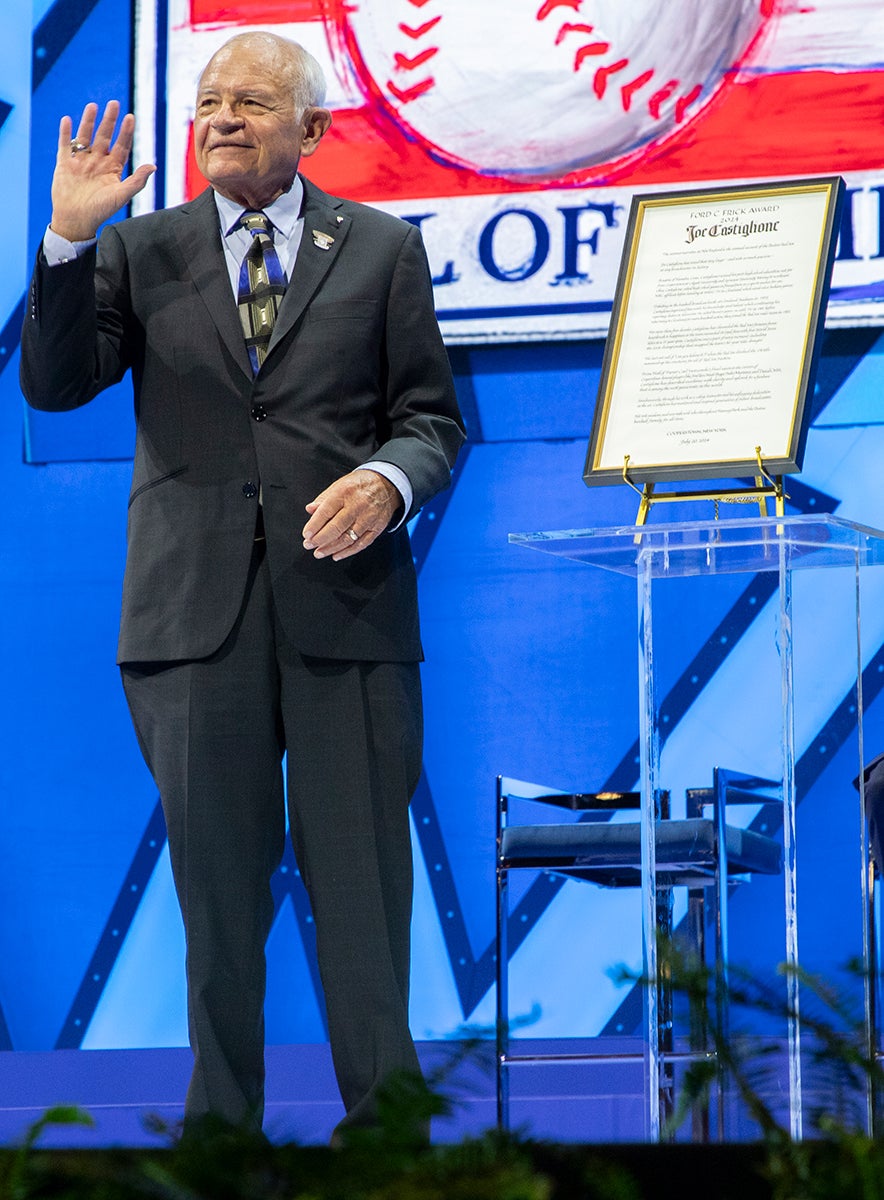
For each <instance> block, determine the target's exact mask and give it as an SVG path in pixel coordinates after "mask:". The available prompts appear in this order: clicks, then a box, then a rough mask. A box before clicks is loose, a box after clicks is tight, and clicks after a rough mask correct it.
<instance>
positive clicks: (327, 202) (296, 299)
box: [269, 179, 351, 353]
mask: <svg viewBox="0 0 884 1200" xmlns="http://www.w3.org/2000/svg"><path fill="white" fill-rule="evenodd" d="M304 193H305V195H304V232H303V234H302V236H301V244H300V246H299V247H298V257H297V258H296V259H295V266H294V269H293V270H292V277H291V279H290V280H289V283H288V287H287V288H286V293H285V295H284V296H283V298H282V304H281V305H280V307H279V314H278V315H277V318H276V324H275V325H274V327H273V334H272V336H271V338H270V351H269V352H270V353H272V352H273V347H274V346H275V345H276V344H277V343H278V342H280V341H281V340H282V338H284V337H285V335H286V334H287V333H288V332H289V330H290V329H291V328H292V326H293V325H294V324H295V322H296V321H297V320H298V318H299V317H300V316H301V314H302V313H303V312H304V309H305V308H306V307H307V305H308V304H309V303H310V301H311V300H312V299H313V296H314V295H315V294H316V292H317V290H318V289H319V287H320V285H321V284H322V281H323V280H324V279H325V277H326V275H327V274H328V272H329V271H330V269H331V267H332V264H333V263H334V261H335V259H336V258H337V256H338V254H339V252H340V249H341V246H342V245H343V244H344V240H345V238H346V236H347V233H348V232H349V229H350V224H351V219H350V217H348V216H347V215H346V214H344V213H342V212H340V211H338V210H340V209H341V207H342V205H341V201H340V200H338V199H336V198H335V197H334V196H328V195H326V193H325V192H322V191H320V190H319V188H317V187H314V186H313V184H312V183H310V182H309V180H307V179H305V180H304ZM317 234H318V235H320V236H317Z"/></svg>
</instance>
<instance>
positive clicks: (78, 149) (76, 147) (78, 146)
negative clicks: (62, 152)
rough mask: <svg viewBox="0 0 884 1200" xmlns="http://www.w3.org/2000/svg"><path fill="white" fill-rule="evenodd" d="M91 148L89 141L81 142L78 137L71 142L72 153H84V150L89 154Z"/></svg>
mask: <svg viewBox="0 0 884 1200" xmlns="http://www.w3.org/2000/svg"><path fill="white" fill-rule="evenodd" d="M91 149H92V147H91V146H90V145H89V143H88V142H81V141H80V140H79V139H78V138H74V139H73V141H72V142H71V154H82V153H83V151H84V150H85V152H86V153H87V154H88V153H89V151H90V150H91Z"/></svg>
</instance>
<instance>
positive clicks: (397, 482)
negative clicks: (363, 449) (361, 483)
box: [356, 459, 414, 533]
mask: <svg viewBox="0 0 884 1200" xmlns="http://www.w3.org/2000/svg"><path fill="white" fill-rule="evenodd" d="M356 470H357V471H374V472H375V474H377V475H383V477H384V479H388V480H389V481H390V483H392V485H393V487H394V488H395V489H396V491H397V492H398V493H399V495H400V496H401V497H402V503H403V505H404V507H403V509H402V516H401V517H400V518H399V520H398V521H397V522H396V524H395V525H391V526H390V528H389V530H388V532H389V533H392V532H393V530H394V529H398V528H399V526H400V525H401V524H402V522H403V521H404V520H405V518H406V516H407V515H408V513H409V512H410V511H411V505H412V503H413V501H414V491H413V490H412V487H411V481H410V480H409V478H408V476H407V475H406V474H405V472H404V471H403V470H402V468H401V467H397V466H396V465H395V463H388V462H378V461H377V460H375V459H372V461H371V462H370V463H363V465H362V466H361V467H357V468H356Z"/></svg>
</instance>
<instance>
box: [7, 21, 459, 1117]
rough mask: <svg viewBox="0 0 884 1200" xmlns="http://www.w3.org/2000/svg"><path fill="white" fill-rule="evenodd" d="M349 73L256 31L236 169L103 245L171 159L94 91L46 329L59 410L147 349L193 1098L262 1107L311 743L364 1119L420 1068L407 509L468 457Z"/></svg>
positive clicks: (233, 54)
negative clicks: (355, 156)
mask: <svg viewBox="0 0 884 1200" xmlns="http://www.w3.org/2000/svg"><path fill="white" fill-rule="evenodd" d="M323 98H324V84H323V81H322V76H321V72H320V70H319V68H318V65H317V64H316V63H315V61H314V60H313V59H312V58H311V57H310V55H308V54H306V52H305V51H304V50H303V49H302V48H301V47H299V46H296V45H295V44H293V43H291V42H287V41H285V40H284V39H282V38H278V37H276V36H275V35H272V34H263V33H255V34H243V35H240V36H238V37H236V38H233V39H231V40H230V41H229V42H227V43H226V44H225V45H224V46H223V47H222V48H221V49H220V50H219V51H218V52H217V53H216V54H215V56H214V57H213V58H212V60H211V61H210V62H209V64H208V66H207V67H206V69H205V71H204V72H203V75H202V77H201V79H200V83H199V90H198V96H197V107H196V119H195V123H194V141H195V149H196V156H197V162H198V164H199V166H200V169H201V171H202V172H203V174H204V175H205V177H206V178H207V179H208V181H209V183H210V184H211V188H210V189H209V190H208V191H206V192H205V193H203V194H202V195H201V196H199V197H198V198H197V199H196V200H194V201H193V202H191V203H187V204H184V205H181V206H179V207H177V208H173V209H169V210H166V211H164V212H158V213H152V214H149V215H146V216H143V217H137V218H134V219H131V220H126V221H122V222H120V223H117V224H112V225H109V226H107V227H106V228H105V229H104V231H103V233H102V235H101V238H100V239H99V240H98V245H97V248H96V245H95V238H96V231H97V230H98V228H99V226H101V225H102V224H103V222H105V221H107V220H108V218H110V217H111V216H112V215H113V214H114V213H115V212H116V211H117V210H118V209H119V208H120V207H121V206H122V205H124V204H126V203H128V202H129V200H131V198H132V196H133V195H135V193H136V192H138V191H139V190H140V189H141V188H142V187H143V186H144V185H145V183H146V182H147V179H148V178H149V176H150V174H151V171H152V170H153V168H152V167H151V166H147V165H143V166H139V167H137V168H136V169H135V170H134V171H133V172H132V174H131V175H129V176H128V178H125V179H124V178H122V175H123V169H124V166H125V163H126V161H127V160H128V157H129V153H130V150H131V145H132V137H133V128H134V120H133V118H132V116H131V114H130V115H127V116H125V117H124V118H123V120H122V122H121V123H120V127H119V131H118V133H117V135H116V138H114V130H115V127H116V122H117V118H118V115H119V109H118V106H117V105H116V104H115V103H111V104H109V105H108V106H107V108H106V109H105V112H104V114H103V115H102V117H101V119H100V120H99V119H98V113H97V109H96V106H95V105H89V106H87V108H86V109H85V110H84V113H83V116H82V118H81V120H80V123H79V125H78V128H77V131H76V134H75V135H74V136H72V134H73V127H72V123H71V121H70V120H69V118H67V117H65V118H63V120H62V122H61V125H60V130H59V146H58V159H57V165H56V170H55V175H54V177H53V185H52V218H51V224H50V228H49V230H48V231H47V234H46V237H45V239H44V244H43V249H42V251H41V254H40V256H39V261H38V263H37V267H36V271H35V275H34V279H33V282H32V286H31V291H30V297H29V308H28V312H27V315H26V319H25V325H24V330H23V337H22V371H21V377H22V387H23V390H24V392H25V395H26V397H27V399H28V400H29V402H30V403H31V404H32V405H34V406H35V407H37V408H43V409H56V410H64V409H70V408H74V407H76V406H78V405H80V404H84V403H86V402H87V401H89V400H90V399H92V397H93V396H95V395H96V394H97V393H98V392H99V391H100V390H101V389H102V388H104V387H106V386H107V385H108V384H111V383H113V382H115V381H116V380H118V379H120V378H121V377H122V375H123V374H124V373H125V372H126V371H127V370H130V371H131V372H132V379H133V384H134V391H135V406H136V416H137V444H136V451H135V465H134V473H133V482H132V492H131V497H130V506H129V527H128V532H129V543H128V556H127V563H126V574H125V580H124V589H123V612H122V623H121V633H120V643H119V656H118V661H119V662H120V665H121V669H122V674H123V682H124V686H125V690H126V695H127V699H128V702H129V706H130V710H131V713H132V718H133V722H134V725H135V729H136V733H137V736H138V739H139V742H140V745H141V747H142V750H143V752H144V755H145V759H146V761H147V764H148V766H149V768H150V770H151V772H152V773H153V776H154V778H155V780H156V782H157V785H158V787H159V790H160V794H161V796H162V800H163V806H164V811H165V815H166V823H167V827H168V833H169V846H170V851H171V856H172V867H173V873H174V877H175V884H176V888H177V891H178V897H179V901H180V904H181V909H182V914H183V917H184V924H185V932H186V936H187V978H188V1016H189V1025H190V1035H191V1043H192V1047H193V1050H194V1071H193V1076H192V1079H191V1084H190V1088H189V1090H188V1095H187V1103H186V1110H185V1113H186V1117H187V1118H198V1117H201V1116H203V1115H205V1114H209V1113H212V1114H216V1115H218V1116H220V1117H222V1118H224V1119H226V1120H227V1121H230V1122H233V1123H241V1122H244V1121H246V1122H248V1121H251V1122H255V1123H260V1121H261V1118H262V1114H263V1104H264V1099H263V1084H264V1065H263V1051H264V1026H263V1001H264V973H265V968H264V945H265V941H266V938H267V935H268V932H269V928H270V922H271V919H272V911H273V909H272V899H271V893H270V887H269V881H270V877H271V875H272V873H273V871H274V870H275V868H276V866H277V865H278V863H279V860H280V857H281V854H282V850H283V844H284V832H285V808H284V804H285V801H284V789H283V773H282V765H281V764H282V758H283V754H284V753H286V755H287V758H286V762H287V779H286V783H287V801H288V813H289V823H290V828H291V836H292V839H293V843H294V847H295V851H296V854H297V858H298V863H299V867H300V870H301V874H302V876H303V879H304V882H305V884H306V886H307V889H308V892H309V895H310V899H311V903H312V906H313V914H314V920H315V926H316V938H317V947H318V954H319V965H320V972H321V976H322V980H323V986H324V990H325V999H326V1007H327V1011H328V1020H329V1035H330V1040H331V1046H332V1053H333V1057H334V1063H335V1069H336V1072H337V1077H338V1082H339V1085H340V1088H341V1094H342V1097H343V1100H344V1103H345V1107H346V1110H347V1115H346V1117H345V1122H347V1123H349V1124H352V1125H359V1124H366V1123H369V1124H370V1123H372V1122H373V1121H374V1120H375V1119H376V1115H377V1099H378V1092H379V1089H381V1088H382V1087H383V1085H384V1083H385V1081H386V1080H387V1079H389V1078H390V1076H391V1075H393V1074H394V1073H396V1072H397V1071H401V1070H406V1071H416V1070H417V1069H418V1067H417V1059H416V1055H415V1052H414V1046H413V1043H412V1040H411V1036H410V1033H409V1030H408V973H409V925H410V913H411V890H412V882H411V846H410V834H409V827H408V803H409V800H410V797H411V794H412V792H413V789H414V787H415V785H416V782H417V778H418V773H419V769H420V759H421V733H422V731H421V707H420V683H419V675H418V671H419V668H418V661H419V659H420V657H421V648H420V641H419V632H418V622H417V608H416V581H415V573H414V567H413V562H412V558H411V553H410V548H409V543H408V535H407V532H406V529H405V524H404V523H405V521H407V520H408V519H409V518H410V517H411V516H412V515H413V514H414V513H415V512H417V510H418V509H419V508H420V507H421V505H422V504H424V503H425V502H426V501H427V500H428V499H429V498H430V497H432V496H433V495H434V494H435V493H436V492H438V491H439V490H440V489H441V488H443V487H445V486H446V485H447V484H448V482H449V480H450V471H451V466H452V464H453V461H454V457H455V455H456V453H457V450H458V447H459V446H460V444H461V442H462V438H463V430H462V425H461V420H460V416H459V413H458V410H457V404H456V401H455V397H454V391H453V385H452V380H451V374H450V370H449V367H448V362H447V357H446V355H445V351H444V348H443V346H442V343H441V339H440V336H439V330H438V326H437V324H436V321H435V315H434V311H433V300H432V287H431V284H430V279H429V272H428V269H427V264H426V258H425V255H424V252H423V247H422V245H421V242H420V236H419V234H418V231H417V230H416V229H415V228H413V227H412V226H411V225H409V224H407V223H405V222H402V221H400V220H398V219H396V218H393V217H390V216H387V215H384V214H381V213H379V212H376V211H374V210H372V209H369V208H366V207H364V206H361V205H356V204H351V203H347V202H345V201H342V200H339V199H336V198H334V197H331V196H328V195H326V194H324V193H323V192H321V191H319V189H317V188H315V187H313V186H312V185H311V184H310V183H309V182H308V181H307V180H305V179H302V178H301V177H300V176H299V175H298V174H297V168H298V163H299V160H300V158H301V156H302V155H304V156H306V155H310V154H312V153H313V152H314V151H315V150H316V148H317V146H318V145H319V142H320V139H321V138H322V136H323V134H324V133H325V131H326V130H327V129H328V127H329V125H330V123H331V117H330V114H329V113H328V112H327V111H326V110H325V109H323V108H322V107H321V105H322V102H323ZM246 213H248V214H251V217H250V218H249V219H250V220H252V219H254V217H255V215H256V214H264V215H265V216H266V218H267V224H266V226H264V225H262V224H261V221H262V218H260V217H259V228H258V232H262V233H263V235H264V236H263V242H262V244H263V245H264V246H266V243H267V241H270V242H272V249H271V250H270V251H269V252H267V259H266V261H265V260H264V259H263V258H261V261H260V263H259V265H258V267H257V268H256V267H255V265H254V259H253V265H252V267H251V268H248V269H247V268H245V267H243V266H241V260H242V258H243V255H244V254H245V253H247V252H249V253H251V252H252V250H254V242H253V233H252V232H251V231H250V227H249V226H244V225H243V224H242V223H241V220H242V218H243V215H244V214H246ZM268 235H269V236H268ZM250 248H251V250H250ZM274 254H275V255H276V257H277V259H278V269H279V270H281V272H282V276H283V279H282V283H283V284H285V291H284V294H283V295H282V299H281V301H280V299H279V293H280V291H281V288H276V289H275V290H274V286H270V287H269V291H268V288H267V286H265V291H264V292H263V293H261V295H259V296H258V299H257V302H256V295H258V293H257V290H255V289H257V288H258V283H261V282H262V281H263V284H264V285H267V284H268V277H269V276H273V273H274V270H276V269H277V268H275V267H273V265H272V263H271V259H272V258H273V256H274ZM259 257H260V256H259ZM256 271H257V274H255V272H256ZM249 272H251V274H249ZM256 279H257V280H258V283H256V282H255V281H256ZM252 285H254V288H253V289H252V293H250V294H249V295H245V294H244V289H245V293H249V291H250V288H252ZM270 285H274V279H273V278H270ZM271 293H272V294H273V296H274V297H275V298H274V299H273V302H272V305H271V307H272V310H273V311H271V312H270V315H269V317H268V316H267V313H268V307H267V305H268V303H269V301H268V299H267V297H268V295H270V294H271ZM238 299H239V301H240V303H239V305H238V302H237V301H238ZM256 303H257V308H256ZM277 308H278V313H277V312H276V309H277ZM256 313H257V315H256ZM247 336H248V339H249V346H248V347H247V344H246V339H247ZM250 351H251V354H250ZM256 355H257V357H256ZM250 358H253V359H254V361H250ZM305 512H306V514H307V519H306V523H305V516H304V514H305ZM302 526H303V528H302Z"/></svg>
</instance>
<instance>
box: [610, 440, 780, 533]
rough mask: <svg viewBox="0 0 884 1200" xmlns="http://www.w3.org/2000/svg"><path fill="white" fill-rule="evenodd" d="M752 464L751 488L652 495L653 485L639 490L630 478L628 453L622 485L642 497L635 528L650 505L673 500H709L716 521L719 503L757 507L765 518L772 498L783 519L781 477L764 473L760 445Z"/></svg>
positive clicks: (777, 512)
mask: <svg viewBox="0 0 884 1200" xmlns="http://www.w3.org/2000/svg"><path fill="white" fill-rule="evenodd" d="M755 462H756V463H757V465H758V473H757V474H756V476H755V486H754V487H744V488H725V489H719V490H717V491H714V490H710V491H697V492H660V493H658V494H656V495H655V494H654V484H653V483H646V484H645V485H644V486H643V487H641V488H639V487H638V486H637V485H636V484H634V483H633V482H632V480H631V479H630V478H629V455H628V454H627V455H626V456H625V457H624V459H623V482H624V483H627V484H629V486H630V487H631V488H632V490H633V491H634V492H637V493H638V495H639V496H641V503H640V504H639V506H638V515H637V516H636V518H635V523H636V525H644V523H645V521H646V520H647V519H648V513H649V512H650V511H651V505H652V504H666V503H672V502H673V501H675V500H712V501H714V502H715V519H716V521H717V520H718V505H719V502H721V503H722V504H757V505H758V508H759V511H760V513H761V516H762V517H766V516H767V515H768V513H767V498H768V496H771V497H773V499H774V501H775V507H776V516H778V517H782V516H785V512H786V504H785V502H786V500H787V499H788V496H787V495H786V493H785V492H784V491H783V477H782V475H776V476H771V475H769V474H768V473H767V471H766V470H765V469H764V463H763V461H762V458H761V447H760V446H756V447H755Z"/></svg>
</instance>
